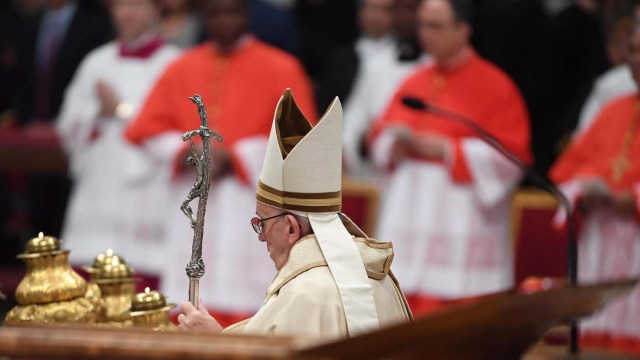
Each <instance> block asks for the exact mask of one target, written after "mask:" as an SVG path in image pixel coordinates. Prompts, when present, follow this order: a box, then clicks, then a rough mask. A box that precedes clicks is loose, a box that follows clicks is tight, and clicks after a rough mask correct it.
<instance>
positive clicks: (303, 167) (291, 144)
mask: <svg viewBox="0 0 640 360" xmlns="http://www.w3.org/2000/svg"><path fill="white" fill-rule="evenodd" d="M256 199H257V200H258V201H259V202H261V203H263V204H265V205H270V206H273V207H276V208H280V209H283V210H289V211H293V212H295V213H298V214H302V215H304V216H307V217H308V218H309V222H310V223H311V227H312V228H313V231H314V233H315V235H316V237H317V239H318V243H319V244H320V248H321V249H322V252H323V254H324V257H325V259H326V260H327V264H328V265H329V269H330V270H331V274H332V275H333V278H334V280H335V281H336V285H337V286H338V290H339V291H340V297H341V299H342V304H343V306H344V311H345V316H346V320H347V328H348V331H349V335H350V336H353V335H356V334H359V333H363V332H366V331H371V330H375V329H377V328H378V327H379V323H378V314H377V312H376V307H375V303H374V299H373V290H372V289H371V283H370V282H369V279H368V278H367V272H366V270H365V267H364V264H363V262H362V257H361V256H360V253H359V252H358V248H357V247H356V244H355V243H354V241H353V237H352V234H353V235H356V236H361V237H366V235H365V234H364V233H363V232H362V231H361V230H360V229H358V228H357V226H355V225H354V224H353V223H352V222H351V220H350V219H349V218H347V217H346V216H344V214H341V213H340V210H341V208H342V106H341V105H340V100H338V98H336V99H335V100H334V101H333V102H332V103H331V105H330V106H329V109H328V110H327V111H326V113H325V114H324V115H323V116H322V118H320V120H319V121H318V123H317V124H316V126H312V125H311V124H310V123H309V121H308V120H307V119H306V118H305V116H304V115H303V114H302V112H301V111H300V109H299V108H298V105H297V104H296V102H295V100H294V99H293V96H292V95H291V90H290V89H287V90H286V91H285V92H284V94H283V95H282V97H281V98H280V101H279V102H278V106H277V107H276V112H275V115H274V118H273V125H272V127H271V134H270V136H269V143H268V145H267V152H266V154H265V159H264V165H263V166H262V173H261V174H260V182H259V183H258V189H257V194H256ZM343 222H344V223H343ZM345 225H346V226H347V227H348V228H349V230H350V231H351V233H350V232H349V231H348V230H347V228H346V227H345Z"/></svg>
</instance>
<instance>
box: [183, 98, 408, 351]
mask: <svg viewBox="0 0 640 360" xmlns="http://www.w3.org/2000/svg"><path fill="white" fill-rule="evenodd" d="M341 133H342V108H341V106H340V102H339V101H338V100H337V99H336V100H334V102H333V103H332V104H331V106H330V107H329V109H328V110H327V112H326V113H325V115H324V116H323V117H322V118H321V119H320V121H319V122H318V124H317V125H316V126H315V127H313V126H312V125H311V124H310V123H309V121H307V119H306V118H305V117H304V115H303V114H302V112H301V111H300V110H299V108H298V106H297V105H296V103H295V101H294V100H293V97H292V95H291V91H290V90H287V91H285V93H284V95H283V96H282V98H281V99H280V101H279V102H278V106H277V108H276V112H275V116H274V120H273V127H272V129H271V134H270V137H269V142H268V146H267V152H266V155H265V160H264V164H263V167H262V173H261V175H260V181H259V183H258V188H257V194H256V199H257V203H256V217H254V218H253V219H251V225H252V227H253V229H254V230H255V232H256V233H258V239H259V240H260V241H261V242H264V243H266V246H267V250H268V252H269V255H270V257H271V259H272V260H273V262H274V264H275V266H276V269H277V270H278V273H277V275H276V277H275V279H274V280H273V282H272V283H271V285H270V286H269V287H268V289H267V294H266V298H265V300H264V302H263V304H262V306H261V307H260V309H259V310H258V312H257V313H256V314H255V315H254V316H253V317H251V318H249V319H247V320H245V321H242V322H240V323H238V324H235V325H231V326H230V327H228V328H226V329H224V332H228V333H244V334H271V335H291V336H296V337H302V338H323V339H327V338H338V337H346V336H353V335H357V334H360V333H363V332H367V331H371V330H375V329H378V328H380V327H382V326H387V325H391V324H396V323H400V322H406V321H410V320H411V316H412V315H411V312H410V310H409V308H408V306H407V304H406V301H405V299H404V296H403V294H402V292H401V291H400V288H399V287H398V284H397V282H396V281H395V279H394V277H393V275H392V274H391V272H390V266H391V262H392V260H393V248H392V245H391V243H383V242H378V241H377V240H374V239H371V238H369V237H368V236H367V235H366V234H364V233H363V232H362V231H361V230H360V229H358V227H356V226H355V225H354V224H353V223H352V222H351V220H349V218H347V217H346V216H345V215H344V214H342V213H341V212H340V209H341V206H342V195H341V177H342V176H341V171H342V146H341V139H342V136H341V135H342V134H341ZM256 245H257V244H256ZM265 256H266V254H265ZM229 271H234V269H229ZM181 307H182V311H183V314H180V315H179V316H178V321H179V322H180V326H181V327H183V328H189V329H202V330H209V331H214V332H220V331H223V329H222V327H221V326H220V325H219V324H218V322H217V321H216V320H215V319H214V318H213V317H211V316H210V315H209V314H208V313H207V312H206V310H205V309H204V308H203V307H201V306H200V307H199V309H196V308H195V307H194V306H193V305H191V304H190V303H188V302H184V303H182V306H181Z"/></svg>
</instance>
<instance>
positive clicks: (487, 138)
mask: <svg viewBox="0 0 640 360" xmlns="http://www.w3.org/2000/svg"><path fill="white" fill-rule="evenodd" d="M402 103H403V104H404V105H406V106H407V107H409V108H411V109H414V110H418V111H424V112H428V113H431V114H434V115H438V116H440V117H442V118H444V119H447V120H452V121H455V122H457V123H460V124H462V125H464V126H465V127H467V128H469V129H471V130H473V131H474V132H475V133H476V134H477V135H478V137H480V139H482V140H483V141H484V142H486V143H487V144H489V145H491V146H492V147H493V148H494V149H496V150H497V151H498V152H499V153H501V154H502V155H504V156H505V157H506V158H507V159H509V160H510V161H511V162H512V163H514V164H515V165H516V166H518V167H519V168H520V169H521V170H522V171H523V172H524V173H525V175H526V176H527V177H529V178H530V179H531V180H533V182H534V183H535V184H536V185H537V186H538V187H539V188H541V189H542V190H545V191H546V192H548V193H549V194H551V195H552V196H553V197H555V198H556V199H557V200H558V202H559V203H560V205H561V206H562V207H563V208H564V209H565V211H566V212H567V221H568V224H567V225H568V226H567V264H568V269H567V275H568V277H569V284H570V285H571V286H574V287H575V286H577V283H578V281H577V280H578V247H577V231H576V220H575V214H574V209H573V206H572V205H571V202H570V201H569V199H567V197H566V196H564V194H563V193H562V192H561V191H560V190H559V189H558V187H557V186H555V185H554V184H553V183H552V182H551V181H550V180H549V179H547V178H546V177H545V176H542V175H540V174H539V173H538V172H537V171H536V170H535V169H533V168H532V167H531V166H529V165H527V163H525V162H524V160H522V159H521V158H520V157H518V156H517V155H516V154H514V153H513V152H511V151H509V150H508V149H507V148H506V147H505V146H504V145H503V144H502V143H501V142H500V141H499V140H498V139H497V138H496V137H495V136H493V135H491V134H490V133H489V132H488V131H487V130H485V129H483V128H482V127H481V126H480V125H478V124H476V123H475V122H474V121H472V120H471V119H469V118H467V117H465V116H463V115H460V114H456V113H454V112H451V111H448V110H444V109H442V108H439V107H437V106H434V105H432V104H427V103H425V102H424V101H422V100H420V99H418V98H415V97H410V96H406V97H403V98H402ZM570 351H571V353H572V354H575V353H577V352H578V324H577V322H576V321H575V320H572V321H571V336H570Z"/></svg>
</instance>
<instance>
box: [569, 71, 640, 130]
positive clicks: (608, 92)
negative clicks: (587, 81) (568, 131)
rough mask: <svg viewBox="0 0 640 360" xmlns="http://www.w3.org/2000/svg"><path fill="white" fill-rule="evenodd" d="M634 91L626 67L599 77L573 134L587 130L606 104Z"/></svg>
mask: <svg viewBox="0 0 640 360" xmlns="http://www.w3.org/2000/svg"><path fill="white" fill-rule="evenodd" d="M636 91H638V89H637V87H636V84H635V82H634V81H633V77H632V76H631V70H630V69H629V66H628V65H618V66H616V67H614V68H611V69H609V70H608V71H607V72H605V73H604V74H602V75H600V77H598V79H597V80H596V83H595V85H594V86H593V90H591V94H589V97H588V98H587V101H586V102H585V103H584V106H583V107H582V111H581V112H580V119H579V121H578V126H577V128H576V131H575V133H576V134H580V133H583V132H584V131H585V130H587V129H588V128H589V126H590V125H591V123H593V120H595V118H596V115H598V114H599V113H600V112H601V111H602V108H603V107H604V106H605V105H606V104H607V103H609V102H610V101H612V100H614V99H615V98H617V97H620V96H624V95H629V94H632V93H634V92H636Z"/></svg>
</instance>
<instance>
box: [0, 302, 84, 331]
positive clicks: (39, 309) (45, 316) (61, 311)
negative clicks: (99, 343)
mask: <svg viewBox="0 0 640 360" xmlns="http://www.w3.org/2000/svg"><path fill="white" fill-rule="evenodd" d="M31 322H39V323H83V324H93V323H95V322H96V315H95V306H94V304H93V303H92V302H91V301H90V300H89V299H86V298H84V297H80V298H77V299H74V300H69V301H61V302H54V303H50V304H37V305H36V304H32V305H18V306H16V307H14V308H13V309H11V311H9V313H8V314H7V316H6V317H5V319H4V323H5V324H6V325H13V324H21V323H31Z"/></svg>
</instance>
